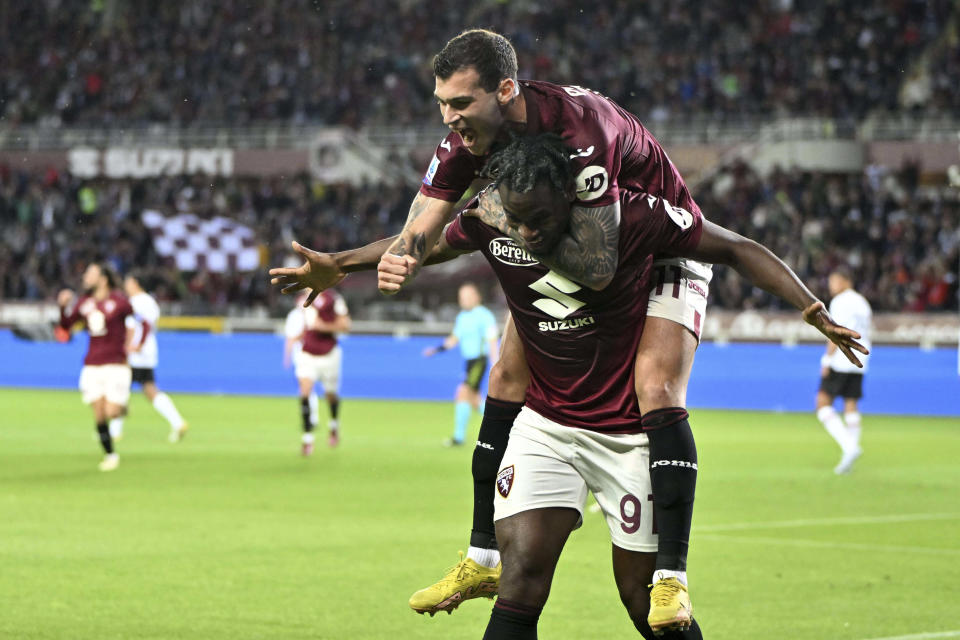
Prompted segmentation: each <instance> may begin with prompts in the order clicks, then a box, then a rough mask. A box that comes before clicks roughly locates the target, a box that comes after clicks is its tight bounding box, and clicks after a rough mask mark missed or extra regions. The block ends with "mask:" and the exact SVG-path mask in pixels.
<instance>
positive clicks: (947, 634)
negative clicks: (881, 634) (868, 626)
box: [868, 629, 960, 640]
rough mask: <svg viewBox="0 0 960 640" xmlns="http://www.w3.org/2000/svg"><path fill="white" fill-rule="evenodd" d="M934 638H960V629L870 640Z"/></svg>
mask: <svg viewBox="0 0 960 640" xmlns="http://www.w3.org/2000/svg"><path fill="white" fill-rule="evenodd" d="M932 638H960V629H957V630H956V631H934V632H931V633H913V634H910V635H908V636H888V637H886V638H869V639H868V640H930V639H932Z"/></svg>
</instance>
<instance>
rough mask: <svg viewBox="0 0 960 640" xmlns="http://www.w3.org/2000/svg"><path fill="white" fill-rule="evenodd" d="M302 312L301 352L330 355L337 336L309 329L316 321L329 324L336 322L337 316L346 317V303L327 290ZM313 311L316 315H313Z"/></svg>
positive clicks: (337, 295)
mask: <svg viewBox="0 0 960 640" xmlns="http://www.w3.org/2000/svg"><path fill="white" fill-rule="evenodd" d="M311 310H313V311H311ZM304 311H305V318H304V331H303V350H304V351H305V352H306V353H310V354H313V355H315V356H322V355H325V354H327V353H330V351H332V350H333V348H334V347H335V346H337V335H336V334H335V333H330V332H327V331H317V330H315V329H311V328H310V327H311V325H312V324H313V322H314V321H315V320H316V319H320V320H322V321H323V322H328V323H329V322H333V321H334V320H336V319H337V316H344V315H347V303H346V302H344V301H343V298H342V297H341V296H340V294H339V293H337V292H335V291H330V290H329V289H328V290H327V291H324V292H323V293H321V294H320V295H318V296H317V297H316V299H315V300H314V301H313V304H312V305H310V307H308V308H307V309H304ZM314 311H315V312H316V315H314Z"/></svg>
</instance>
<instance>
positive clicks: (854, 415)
mask: <svg viewBox="0 0 960 640" xmlns="http://www.w3.org/2000/svg"><path fill="white" fill-rule="evenodd" d="M843 421H844V422H846V423H847V438H849V440H850V446H851V447H853V449H859V448H860V412H858V411H848V412H847V413H845V414H843Z"/></svg>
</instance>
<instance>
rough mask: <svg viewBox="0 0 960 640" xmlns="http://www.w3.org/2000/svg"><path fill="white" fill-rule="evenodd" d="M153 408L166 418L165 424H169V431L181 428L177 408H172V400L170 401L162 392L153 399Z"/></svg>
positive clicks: (181, 424) (180, 419) (181, 423)
mask: <svg viewBox="0 0 960 640" xmlns="http://www.w3.org/2000/svg"><path fill="white" fill-rule="evenodd" d="M153 408H154V409H156V410H157V411H158V412H159V413H160V415H162V416H163V417H164V418H166V420H167V422H169V423H170V428H171V429H179V428H180V427H182V426H183V422H184V420H183V416H181V415H180V412H179V411H177V408H176V407H175V406H173V400H171V399H170V396H168V395H167V394H165V393H163V392H162V391H161V392H160V393H158V394H157V395H155V396H154V397H153Z"/></svg>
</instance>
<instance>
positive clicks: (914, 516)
mask: <svg viewBox="0 0 960 640" xmlns="http://www.w3.org/2000/svg"><path fill="white" fill-rule="evenodd" d="M923 520H960V513H905V514H901V515H886V516H852V517H840V518H810V519H806V520H774V521H770V522H737V523H733V524H715V525H705V526H694V527H693V531H694V533H719V532H723V531H751V530H754V529H791V528H794V527H823V526H831V525H844V524H886V523H894V522H920V521H923Z"/></svg>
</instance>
